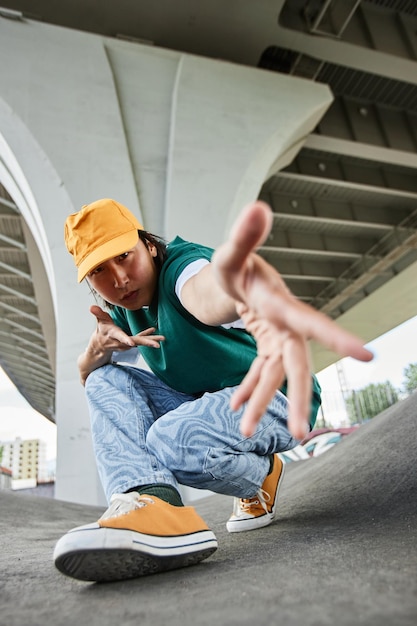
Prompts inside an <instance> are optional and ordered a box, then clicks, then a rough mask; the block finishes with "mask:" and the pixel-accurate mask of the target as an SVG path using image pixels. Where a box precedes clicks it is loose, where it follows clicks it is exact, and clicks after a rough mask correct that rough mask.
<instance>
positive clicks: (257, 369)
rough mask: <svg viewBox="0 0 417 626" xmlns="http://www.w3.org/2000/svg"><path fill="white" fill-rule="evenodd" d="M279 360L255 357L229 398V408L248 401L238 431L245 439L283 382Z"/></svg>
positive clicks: (250, 434)
mask: <svg viewBox="0 0 417 626" xmlns="http://www.w3.org/2000/svg"><path fill="white" fill-rule="evenodd" d="M284 376H285V375H284V370H283V367H282V363H281V359H280V358H279V357H276V358H271V357H270V358H265V357H257V358H256V359H255V360H254V361H253V363H252V366H251V368H250V369H249V372H248V374H247V375H246V377H245V378H244V380H243V381H242V383H241V385H240V386H239V387H238V389H237V390H236V391H235V393H234V394H233V396H232V398H231V408H232V409H237V408H239V407H240V406H241V405H242V404H243V403H244V402H246V401H248V404H247V406H246V408H245V412H244V414H243V417H242V420H241V424H240V430H241V433H242V435H244V436H245V437H251V436H252V435H253V433H254V432H255V428H256V424H257V423H258V422H259V421H260V419H261V418H262V416H263V415H264V413H265V411H266V409H267V406H268V404H269V403H270V401H271V400H272V398H273V397H274V395H275V392H276V390H277V389H279V387H281V385H282V383H283V381H284Z"/></svg>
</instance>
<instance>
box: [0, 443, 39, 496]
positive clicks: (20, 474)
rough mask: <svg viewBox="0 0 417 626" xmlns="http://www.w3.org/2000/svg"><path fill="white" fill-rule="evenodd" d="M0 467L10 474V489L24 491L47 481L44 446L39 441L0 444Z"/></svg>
mask: <svg viewBox="0 0 417 626" xmlns="http://www.w3.org/2000/svg"><path fill="white" fill-rule="evenodd" d="M0 446H1V447H2V448H3V455H2V465H3V467H6V468H9V469H10V470H11V472H12V488H13V489H26V488H28V487H36V485H37V484H38V483H44V482H46V481H48V471H47V464H46V444H45V443H44V442H43V441H40V440H39V439H20V438H16V439H15V440H14V441H5V442H1V443H0Z"/></svg>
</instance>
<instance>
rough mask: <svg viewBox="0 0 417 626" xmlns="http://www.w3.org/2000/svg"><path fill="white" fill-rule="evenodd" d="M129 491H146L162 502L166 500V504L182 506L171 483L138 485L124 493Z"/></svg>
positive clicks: (179, 497) (142, 492) (143, 492)
mask: <svg viewBox="0 0 417 626" xmlns="http://www.w3.org/2000/svg"><path fill="white" fill-rule="evenodd" d="M131 491H137V493H139V494H141V495H143V494H145V493H146V495H148V496H155V497H156V498H159V499H160V500H164V502H168V504H172V505H173V506H184V504H183V501H182V500H181V496H180V494H179V493H178V491H177V490H176V489H175V487H172V485H164V484H152V485H139V486H138V487H132V489H128V490H127V492H126V493H130V492H131Z"/></svg>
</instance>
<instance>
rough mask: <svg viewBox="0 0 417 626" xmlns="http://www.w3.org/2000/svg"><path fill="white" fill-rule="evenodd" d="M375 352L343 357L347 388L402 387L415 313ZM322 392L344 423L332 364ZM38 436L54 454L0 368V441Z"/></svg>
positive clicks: (337, 421) (48, 433) (51, 438)
mask: <svg viewBox="0 0 417 626" xmlns="http://www.w3.org/2000/svg"><path fill="white" fill-rule="evenodd" d="M367 347H368V348H369V349H370V350H372V352H373V353H374V359H373V361H371V362H370V363H360V362H359V361H355V360H354V359H351V358H346V359H343V360H342V364H343V371H344V377H345V380H346V384H347V387H348V389H363V388H364V387H366V386H367V385H369V384H371V383H375V384H377V383H385V382H386V381H389V382H391V383H392V385H393V386H394V387H395V388H396V389H400V388H402V387H403V383H404V369H405V368H406V367H407V365H409V364H410V363H417V316H416V317H414V318H412V319H411V320H408V321H407V322H405V323H404V324H401V326H398V327H397V328H395V329H393V330H391V331H390V332H388V333H386V334H385V335H383V336H381V337H379V338H378V339H376V340H375V341H372V342H371V343H369V344H367ZM318 379H319V382H320V384H321V386H322V389H323V392H324V395H325V394H326V395H328V397H331V398H333V396H334V398H335V400H334V402H333V404H332V403H330V404H329V405H328V406H326V411H325V418H326V421H328V422H330V423H331V424H333V425H334V426H339V425H343V418H344V414H343V410H342V408H341V407H342V397H341V392H340V385H339V379H338V375H337V370H336V367H335V366H334V365H331V366H330V367H327V368H326V369H325V370H322V372H319V374H318ZM16 437H21V438H22V439H40V440H41V441H44V442H45V443H46V450H47V453H46V454H47V460H53V459H55V458H56V427H55V425H54V424H53V423H52V422H50V421H49V420H47V419H46V418H45V417H43V416H42V415H40V414H39V413H37V412H36V411H34V410H33V409H32V408H31V407H30V405H29V404H28V403H27V402H26V400H25V399H24V398H23V397H22V396H21V395H20V393H19V392H18V391H17V389H16V388H15V387H14V385H13V384H12V383H11V381H10V380H9V378H8V377H7V376H6V374H5V373H4V372H3V370H2V369H1V368H0V441H10V440H13V439H15V438H16Z"/></svg>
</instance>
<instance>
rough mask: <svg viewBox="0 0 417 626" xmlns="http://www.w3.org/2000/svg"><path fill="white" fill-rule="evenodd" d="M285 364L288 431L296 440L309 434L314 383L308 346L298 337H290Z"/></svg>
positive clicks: (285, 346)
mask: <svg viewBox="0 0 417 626" xmlns="http://www.w3.org/2000/svg"><path fill="white" fill-rule="evenodd" d="M283 362H284V364H285V369H286V372H287V380H288V402H289V407H288V430H289V431H290V433H291V434H292V436H293V437H295V438H296V439H299V440H301V439H304V437H305V436H306V435H307V433H308V432H309V430H310V428H309V417H310V410H311V394H312V386H313V381H312V377H311V368H310V363H309V358H308V353H307V346H306V344H305V342H304V341H302V340H300V339H299V338H298V337H294V336H292V337H290V338H289V339H288V340H287V341H286V342H285V344H284V347H283Z"/></svg>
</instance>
